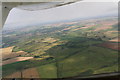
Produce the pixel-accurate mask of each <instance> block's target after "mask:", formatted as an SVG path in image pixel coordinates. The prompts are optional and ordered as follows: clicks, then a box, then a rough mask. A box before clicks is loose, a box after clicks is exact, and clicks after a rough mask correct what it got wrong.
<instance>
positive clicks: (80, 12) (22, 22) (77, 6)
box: [4, 0, 118, 28]
mask: <svg viewBox="0 0 120 80" xmlns="http://www.w3.org/2000/svg"><path fill="white" fill-rule="evenodd" d="M90 1H93V2H90ZM109 1H110V2H94V0H89V2H88V0H84V1H80V2H76V3H73V4H69V5H65V6H61V7H56V8H51V9H46V10H38V11H26V10H21V9H17V8H14V9H12V10H11V11H10V14H9V16H8V18H7V21H6V23H5V26H4V27H9V28H14V27H17V26H19V27H20V26H27V25H33V24H41V23H47V22H56V21H64V20H72V19H82V18H89V17H96V16H107V15H116V16H117V14H118V3H117V2H112V1H113V0H109ZM116 1H117V0H116Z"/></svg>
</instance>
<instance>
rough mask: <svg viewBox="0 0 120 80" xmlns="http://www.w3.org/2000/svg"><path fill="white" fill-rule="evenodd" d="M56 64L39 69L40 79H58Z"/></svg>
mask: <svg viewBox="0 0 120 80" xmlns="http://www.w3.org/2000/svg"><path fill="white" fill-rule="evenodd" d="M56 69H57V68H56V65H55V63H52V64H48V65H43V66H39V67H37V70H38V72H39V75H40V78H57V70H56Z"/></svg>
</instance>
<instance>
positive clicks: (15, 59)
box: [2, 57, 33, 65]
mask: <svg viewBox="0 0 120 80" xmlns="http://www.w3.org/2000/svg"><path fill="white" fill-rule="evenodd" d="M32 58H33V57H15V58H12V59H9V60H5V61H3V62H2V65H5V64H10V63H14V62H19V61H25V60H29V59H32Z"/></svg>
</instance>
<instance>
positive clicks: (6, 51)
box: [1, 46, 27, 60]
mask: <svg viewBox="0 0 120 80" xmlns="http://www.w3.org/2000/svg"><path fill="white" fill-rule="evenodd" d="M13 48H14V46H12V47H7V48H2V49H1V50H2V59H3V60H6V59H11V58H14V57H17V56H21V55H25V54H27V52H24V51H18V52H12V50H13Z"/></svg>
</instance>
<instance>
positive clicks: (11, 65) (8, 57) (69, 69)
mask: <svg viewBox="0 0 120 80" xmlns="http://www.w3.org/2000/svg"><path fill="white" fill-rule="evenodd" d="M116 24H117V19H116V18H115V17H112V18H104V19H93V20H84V21H76V22H66V23H58V24H49V25H44V26H37V27H29V28H30V29H29V28H23V29H19V31H13V32H10V33H9V34H8V33H7V34H3V40H4V41H3V48H2V50H3V53H2V54H3V65H2V67H3V77H9V78H10V77H11V78H13V77H16V78H20V77H23V78H28V77H29V78H63V77H74V76H81V77H82V76H90V75H94V74H102V73H110V72H118V54H119V53H118V50H120V48H119V47H118V45H119V38H118V37H119V35H118V33H119V31H118V26H117V25H116ZM21 73H22V75H21Z"/></svg>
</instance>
